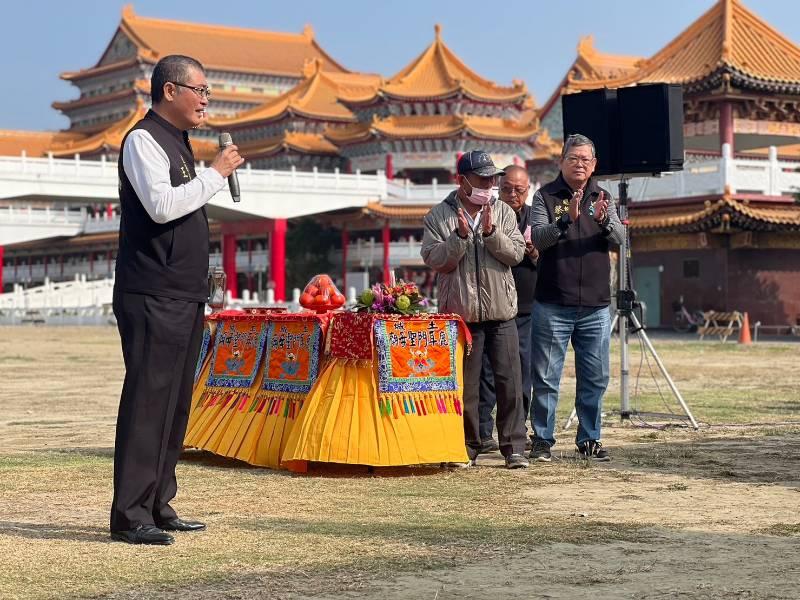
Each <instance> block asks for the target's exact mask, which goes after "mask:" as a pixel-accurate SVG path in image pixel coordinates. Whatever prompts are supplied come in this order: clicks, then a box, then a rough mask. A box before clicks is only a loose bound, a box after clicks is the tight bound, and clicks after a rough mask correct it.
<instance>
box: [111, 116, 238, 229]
mask: <svg viewBox="0 0 800 600" xmlns="http://www.w3.org/2000/svg"><path fill="white" fill-rule="evenodd" d="M122 167H123V169H124V170H125V175H127V176H128V179H129V180H130V182H131V185H132V186H133V189H134V191H135V192H136V195H137V196H138V197H139V200H140V201H141V203H142V206H143V207H144V209H145V210H146V211H147V214H148V215H150V218H151V219H153V221H155V222H156V223H168V222H169V221H174V220H175V219H179V218H181V217H183V216H184V215H188V214H189V213H192V212H194V211H196V210H197V209H198V208H200V207H202V206H204V205H205V204H206V203H207V202H208V201H209V200H211V198H212V197H213V196H214V194H216V193H217V192H218V191H220V190H221V189H222V188H223V187H225V178H224V177H222V175H220V173H219V171H217V170H216V169H214V168H211V167H209V168H208V169H204V170H203V171H201V172H200V174H198V175H197V177H195V178H194V179H192V180H191V181H190V182H188V183H184V184H183V185H179V186H178V187H172V181H171V180H170V177H169V158H168V157H167V153H166V152H164V150H163V148H161V146H159V145H158V144H157V143H156V141H155V140H154V139H153V136H152V135H150V133H149V132H147V131H145V130H144V129H136V130H135V131H132V132H131V133H130V134H129V135H128V137H127V139H126V140H125V146H124V148H123V154H122Z"/></svg>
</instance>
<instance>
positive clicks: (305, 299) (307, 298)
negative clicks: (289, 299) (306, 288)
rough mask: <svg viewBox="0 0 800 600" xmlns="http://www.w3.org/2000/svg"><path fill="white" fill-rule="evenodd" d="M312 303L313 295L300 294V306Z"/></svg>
mask: <svg viewBox="0 0 800 600" xmlns="http://www.w3.org/2000/svg"><path fill="white" fill-rule="evenodd" d="M313 303H314V296H312V295H311V294H307V293H306V294H300V306H308V305H310V304H313Z"/></svg>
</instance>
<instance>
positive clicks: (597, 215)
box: [594, 191, 608, 223]
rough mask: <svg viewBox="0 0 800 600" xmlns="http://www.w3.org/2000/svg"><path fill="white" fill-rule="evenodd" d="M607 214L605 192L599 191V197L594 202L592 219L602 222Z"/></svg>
mask: <svg viewBox="0 0 800 600" xmlns="http://www.w3.org/2000/svg"><path fill="white" fill-rule="evenodd" d="M607 214H608V200H607V199H606V194H605V192H603V191H601V192H600V198H598V200H597V202H595V203H594V220H595V221H597V222H598V223H602V222H603V221H605V219H606V215H607Z"/></svg>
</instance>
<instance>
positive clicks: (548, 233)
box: [530, 134, 624, 462]
mask: <svg viewBox="0 0 800 600" xmlns="http://www.w3.org/2000/svg"><path fill="white" fill-rule="evenodd" d="M596 163H597V159H596V157H595V148H594V144H593V143H592V141H591V140H590V139H589V138H587V137H585V136H583V135H579V134H576V135H571V136H569V137H568V138H567V139H566V140H565V141H564V147H563V149H562V152H561V162H560V168H561V172H560V174H559V175H558V177H556V179H555V180H554V181H552V182H550V183H548V184H547V185H545V186H543V187H542V188H540V189H539V190H538V191H537V192H536V194H535V195H534V198H533V206H532V217H533V223H532V239H533V243H534V245H535V246H536V247H537V248H538V249H539V252H540V253H541V257H540V259H539V265H538V267H539V270H538V279H537V282H536V301H535V302H534V306H533V352H532V364H533V401H532V406H533V411H532V412H533V428H534V440H533V448H532V449H531V452H530V459H531V460H532V461H540V462H549V461H550V460H551V451H550V448H551V447H552V446H553V445H554V444H555V441H556V440H555V418H556V406H557V405H558V391H559V386H560V384H561V374H562V371H563V368H564V357H565V355H566V351H567V344H568V343H569V342H570V340H571V341H572V347H573V349H574V351H575V378H576V386H575V409H576V411H577V414H578V431H577V434H576V438H575V444H576V446H577V452H578V455H579V456H581V457H582V458H585V459H588V460H596V461H607V460H610V458H609V455H608V451H607V450H606V449H605V448H603V446H602V443H601V441H600V426H601V422H600V417H601V410H602V403H603V395H604V394H605V391H606V388H607V387H608V376H609V337H610V333H611V332H610V326H611V315H610V312H609V304H610V301H611V290H610V269H611V263H610V259H609V255H608V252H609V250H610V248H611V247H612V245H618V244H620V243H621V242H622V236H623V235H624V232H623V228H622V224H621V223H620V220H619V216H618V215H617V210H616V207H615V206H614V202H613V200H612V198H611V195H610V194H609V193H608V192H607V191H605V190H603V189H602V188H600V187H599V186H598V185H597V182H596V181H595V180H594V179H592V173H593V172H594V168H595V165H596Z"/></svg>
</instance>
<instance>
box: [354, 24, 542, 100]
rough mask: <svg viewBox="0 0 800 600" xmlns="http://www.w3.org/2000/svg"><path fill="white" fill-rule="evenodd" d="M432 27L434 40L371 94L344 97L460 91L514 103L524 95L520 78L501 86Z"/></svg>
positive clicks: (405, 96) (420, 95) (434, 95)
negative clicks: (479, 71)
mask: <svg viewBox="0 0 800 600" xmlns="http://www.w3.org/2000/svg"><path fill="white" fill-rule="evenodd" d="M435 31H436V38H435V40H434V42H433V43H432V44H431V45H430V46H428V47H427V48H426V49H425V50H424V51H423V52H422V54H420V55H419V56H418V57H417V58H415V59H414V60H413V61H411V63H409V64H408V65H407V66H406V67H405V68H404V69H402V70H401V71H400V72H399V73H397V74H396V75H394V76H393V77H392V78H390V79H389V80H387V81H386V82H384V83H383V84H382V85H381V86H380V90H376V91H375V92H374V93H373V94H371V95H370V94H364V95H362V96H361V97H357V96H353V97H351V98H348V100H349V101H351V102H353V103H362V102H365V103H366V102H372V101H374V100H376V99H377V97H378V96H381V95H382V96H389V97H393V98H399V99H407V100H417V99H428V98H447V97H450V96H455V95H458V94H463V95H465V96H467V97H468V98H472V99H475V100H480V101H484V102H514V103H516V102H523V101H525V99H526V98H527V97H528V90H527V88H526V87H525V84H524V83H522V82H521V81H515V82H514V84H513V85H512V86H511V87H503V86H499V85H497V84H496V83H494V82H493V81H489V80H487V79H484V78H483V77H481V76H480V75H478V74H477V73H475V72H474V71H473V70H472V69H470V68H469V67H468V66H467V65H466V64H464V62H463V61H462V60H461V59H460V58H458V56H456V54H455V53H454V52H453V51H452V50H450V48H448V47H447V45H446V44H445V43H444V42H443V41H442V36H441V27H440V26H439V25H436V27H435Z"/></svg>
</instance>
